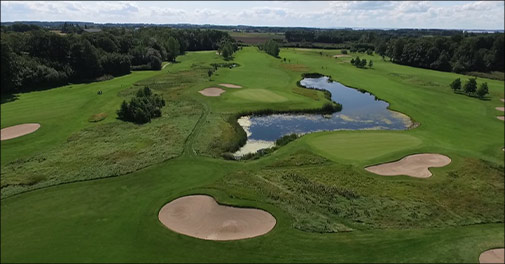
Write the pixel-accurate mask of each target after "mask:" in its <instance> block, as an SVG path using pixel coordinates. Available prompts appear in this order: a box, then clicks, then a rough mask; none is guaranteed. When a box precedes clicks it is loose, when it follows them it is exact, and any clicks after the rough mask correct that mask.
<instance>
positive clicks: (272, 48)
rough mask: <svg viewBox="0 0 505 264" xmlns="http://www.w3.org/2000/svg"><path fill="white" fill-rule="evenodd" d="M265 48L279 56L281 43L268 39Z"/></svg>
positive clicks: (267, 51)
mask: <svg viewBox="0 0 505 264" xmlns="http://www.w3.org/2000/svg"><path fill="white" fill-rule="evenodd" d="M263 50H264V51H265V52H266V53H268V54H270V55H272V56H274V57H279V52H280V49H279V44H277V42H275V41H274V40H271V39H269V40H267V41H266V42H265V44H264V45H263Z"/></svg>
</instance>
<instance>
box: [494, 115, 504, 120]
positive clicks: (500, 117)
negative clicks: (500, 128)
mask: <svg viewBox="0 0 505 264" xmlns="http://www.w3.org/2000/svg"><path fill="white" fill-rule="evenodd" d="M496 118H498V119H500V120H501V121H505V118H504V117H503V116H497V117H496Z"/></svg>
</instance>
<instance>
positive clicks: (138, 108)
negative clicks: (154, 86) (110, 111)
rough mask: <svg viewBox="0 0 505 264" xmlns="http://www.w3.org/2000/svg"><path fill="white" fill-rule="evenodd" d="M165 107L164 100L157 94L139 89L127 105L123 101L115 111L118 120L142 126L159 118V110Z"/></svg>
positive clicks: (147, 89)
mask: <svg viewBox="0 0 505 264" xmlns="http://www.w3.org/2000/svg"><path fill="white" fill-rule="evenodd" d="M163 106H165V100H164V99H163V98H162V97H161V96H160V95H157V94H153V93H152V92H151V89H150V88H149V87H147V86H146V87H144V88H143V89H142V88H141V89H139V90H138V91H137V94H136V95H135V97H134V98H132V99H131V100H130V102H129V103H127V102H126V101H123V102H122V103H121V107H120V108H119V110H118V111H117V116H118V119H121V120H124V121H129V122H134V123H137V124H144V123H147V122H151V118H156V117H160V116H161V108H162V107H163Z"/></svg>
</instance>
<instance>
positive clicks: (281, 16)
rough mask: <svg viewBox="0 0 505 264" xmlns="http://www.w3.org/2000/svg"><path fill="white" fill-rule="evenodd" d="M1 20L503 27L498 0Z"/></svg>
mask: <svg viewBox="0 0 505 264" xmlns="http://www.w3.org/2000/svg"><path fill="white" fill-rule="evenodd" d="M1 21H2V22H10V21H84V22H95V23H154V24H179V23H189V24H215V25H251V26H288V27H322V28H339V27H355V28H356V27H357V28H440V29H490V30H492V29H502V30H503V29H504V2H503V1H404V2H403V1H310V2H305V1H221V2H219V1H166V2H164V1H1Z"/></svg>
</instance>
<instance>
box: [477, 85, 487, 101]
mask: <svg viewBox="0 0 505 264" xmlns="http://www.w3.org/2000/svg"><path fill="white" fill-rule="evenodd" d="M488 93H489V88H488V86H487V82H485V83H482V84H481V85H480V86H479V89H477V96H478V97H479V98H483V97H484V96H486V94H488Z"/></svg>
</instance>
